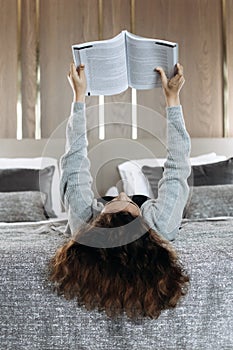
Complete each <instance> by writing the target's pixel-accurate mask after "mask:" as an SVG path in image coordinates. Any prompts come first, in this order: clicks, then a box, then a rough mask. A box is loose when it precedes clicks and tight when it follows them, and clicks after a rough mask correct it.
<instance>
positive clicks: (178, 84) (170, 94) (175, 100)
mask: <svg viewBox="0 0 233 350" xmlns="http://www.w3.org/2000/svg"><path fill="white" fill-rule="evenodd" d="M176 68H177V73H176V74H175V76H174V77H172V78H171V79H168V78H167V77H166V74H165V72H164V70H163V68H161V67H157V68H156V71H157V72H159V73H160V76H161V80H162V86H163V92H164V95H165V99H166V102H167V106H169V107H171V106H178V105H180V98H179V93H180V90H181V88H182V86H183V84H184V82H185V79H184V76H183V67H182V66H181V64H179V63H177V65H176Z"/></svg>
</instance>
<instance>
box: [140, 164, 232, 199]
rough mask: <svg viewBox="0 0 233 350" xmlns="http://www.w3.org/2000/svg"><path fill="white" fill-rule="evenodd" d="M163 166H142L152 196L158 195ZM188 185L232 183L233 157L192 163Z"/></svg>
mask: <svg viewBox="0 0 233 350" xmlns="http://www.w3.org/2000/svg"><path fill="white" fill-rule="evenodd" d="M163 170H164V168H163V167H149V166H146V165H145V166H143V167H142V172H143V174H144V175H145V176H146V177H147V179H148V181H149V184H150V186H151V189H152V192H153V194H154V197H155V198H157V197H158V183H159V180H160V179H161V178H162V176H163ZM188 184H189V186H211V185H226V184H233V158H229V159H227V160H224V161H221V162H217V163H211V164H201V165H193V166H192V172H191V175H190V176H189V178H188Z"/></svg>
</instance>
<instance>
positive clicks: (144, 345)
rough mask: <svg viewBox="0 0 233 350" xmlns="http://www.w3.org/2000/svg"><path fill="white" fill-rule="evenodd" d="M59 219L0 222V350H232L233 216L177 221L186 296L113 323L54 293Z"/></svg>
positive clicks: (60, 238) (177, 247) (60, 225)
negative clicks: (49, 271) (144, 315)
mask: <svg viewBox="0 0 233 350" xmlns="http://www.w3.org/2000/svg"><path fill="white" fill-rule="evenodd" d="M64 228H65V222H64V221H63V222H56V223H54V224H52V223H50V224H38V223H37V224H36V223H34V224H30V225H25V224H16V225H9V224H8V225H7V224H6V225H3V224H1V225H0V239H1V248H0V258H1V273H0V349H4V350H7V349H12V350H13V349H14V350H36V349H38V350H53V349H54V350H55V349H56V350H59V349H61V350H68V349H70V350H84V349H85V350H129V349H130V350H134V349H135V350H136V349H140V350H169V349H180V350H185V349H187V350H228V349H229V350H230V349H233V282H232V280H233V279H232V276H233V261H232V260H233V259H232V258H233V220H228V221H196V222H192V221H187V222H183V223H182V228H181V230H180V234H179V236H178V238H177V239H176V241H175V242H174V246H175V247H176V249H177V251H178V253H179V256H180V258H181V260H182V262H183V264H184V265H185V267H186V269H187V271H188V272H189V274H190V277H191V286H190V290H189V293H188V294H187V296H186V297H185V298H184V299H183V301H182V302H181V303H180V305H179V306H178V307H177V308H176V309H174V310H168V311H165V312H163V313H162V315H161V316H160V317H159V319H157V320H149V319H144V320H139V321H134V322H133V321H130V320H129V319H128V318H127V317H126V316H122V317H119V318H118V319H116V320H114V321H113V320H111V319H110V318H108V317H107V316H105V314H104V313H103V314H102V313H98V312H97V311H92V312H89V311H86V310H85V309H82V308H80V307H77V306H76V303H75V301H66V300H65V299H63V298H62V297H58V296H57V295H55V294H54V293H53V292H52V289H51V285H50V284H49V283H48V282H46V266H47V262H48V260H49V258H50V257H51V256H52V254H53V253H54V252H55V250H56V248H57V247H58V246H59V245H60V244H61V243H62V242H63V241H64V239H65V238H64V236H63V234H62V233H61V232H63V231H64Z"/></svg>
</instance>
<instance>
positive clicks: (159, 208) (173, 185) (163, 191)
mask: <svg viewBox="0 0 233 350" xmlns="http://www.w3.org/2000/svg"><path fill="white" fill-rule="evenodd" d="M166 112H167V160H166V162H165V164H164V172H163V177H162V179H161V180H160V181H159V184H158V197H157V199H150V200H148V201H146V202H145V203H144V204H143V205H142V207H141V211H142V216H143V217H144V219H145V221H146V222H147V223H148V225H149V226H150V227H151V228H152V229H154V230H155V231H156V232H158V233H159V234H161V235H162V236H163V237H165V238H166V239H168V240H173V239H174V238H175V236H176V234H177V233H178V231H179V227H180V224H181V220H182V214H183V210H184V207H185V204H186V202H187V199H188V195H189V186H188V183H187V178H188V177H189V175H190V173H191V166H190V158H189V157H190V150H191V142H190V137H189V134H188V132H187V131H186V128H185V123H184V119H183V112H182V107H181V106H175V107H167V109H166Z"/></svg>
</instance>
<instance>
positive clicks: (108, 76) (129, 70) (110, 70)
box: [72, 30, 178, 96]
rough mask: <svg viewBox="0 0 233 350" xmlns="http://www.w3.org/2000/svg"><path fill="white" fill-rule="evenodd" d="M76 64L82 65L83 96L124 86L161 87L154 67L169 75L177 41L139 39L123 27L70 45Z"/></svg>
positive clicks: (112, 92) (114, 92)
mask: <svg viewBox="0 0 233 350" xmlns="http://www.w3.org/2000/svg"><path fill="white" fill-rule="evenodd" d="M72 53H73V58H74V62H75V64H76V66H79V65H80V63H83V64H85V72H86V77H87V95H95V96H96V95H114V94H118V93H120V92H122V91H125V90H126V89H127V88H128V86H130V87H132V88H135V89H139V90H144V89H152V88H155V87H160V86H161V80H160V75H159V74H158V73H157V72H156V71H154V69H155V68H156V67H157V66H160V67H162V68H163V69H164V71H165V73H166V74H167V76H168V77H169V78H171V77H172V76H173V74H174V67H175V64H176V63H177V62H178V44H177V43H173V42H169V41H164V40H157V39H148V38H143V37H141V36H138V35H134V34H132V33H129V32H128V31H127V30H123V31H122V32H121V33H120V34H118V35H117V36H115V37H114V38H112V39H109V40H100V41H93V42H88V43H84V44H80V45H72Z"/></svg>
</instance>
